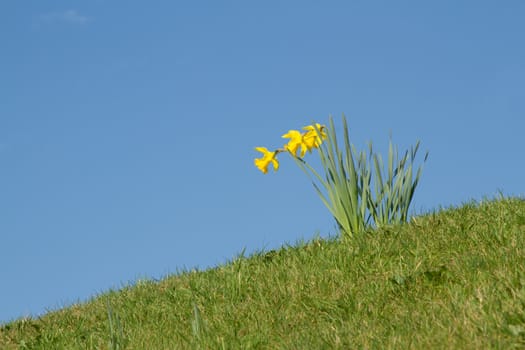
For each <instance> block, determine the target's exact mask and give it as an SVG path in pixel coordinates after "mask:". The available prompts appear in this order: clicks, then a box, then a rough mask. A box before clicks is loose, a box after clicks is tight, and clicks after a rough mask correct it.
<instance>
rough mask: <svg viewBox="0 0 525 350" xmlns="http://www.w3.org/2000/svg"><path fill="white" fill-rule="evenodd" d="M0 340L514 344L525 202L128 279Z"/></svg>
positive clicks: (524, 265) (49, 343)
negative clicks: (162, 275) (119, 287)
mask: <svg viewBox="0 0 525 350" xmlns="http://www.w3.org/2000/svg"><path fill="white" fill-rule="evenodd" d="M36 292H38V291H35V293H36ZM0 348H1V349H354V348H356V349H488V348H492V349H518V348H519V349H523V348H525V201H524V200H522V199H517V198H509V199H501V200H497V201H486V202H483V203H469V204H466V205H464V206H462V207H460V208H455V209H444V210H440V211H439V212H436V213H431V214H427V215H423V216H419V217H417V218H415V219H413V220H412V221H411V222H410V223H409V224H406V225H402V226H394V227H388V228H383V229H381V230H374V231H370V232H367V233H366V234H363V235H361V236H359V237H357V238H356V239H354V240H352V241H345V242H341V241H338V240H336V239H328V240H323V239H314V240H313V241H311V242H307V243H298V244H297V245H295V246H287V247H284V248H282V249H280V250H275V251H269V252H260V253H256V254H254V255H252V256H249V257H244V256H242V255H241V256H239V257H237V258H235V259H234V260H232V261H231V262H230V263H227V264H225V265H222V266H218V267H216V268H213V269H209V270H206V271H187V272H183V273H179V274H177V275H175V276H171V277H168V278H166V279H164V280H162V281H158V282H154V281H142V282H137V284H136V285H134V286H130V287H126V288H123V289H122V290H119V291H110V292H107V293H104V294H102V295H99V296H97V297H95V298H93V299H92V300H90V301H89V302H87V303H84V304H78V305H74V306H72V307H68V308H65V309H63V310H60V311H56V312H50V313H48V314H46V315H44V316H42V317H40V318H37V319H21V320H17V321H14V322H11V323H8V324H5V325H3V326H1V327H0Z"/></svg>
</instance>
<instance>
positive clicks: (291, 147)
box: [282, 130, 304, 157]
mask: <svg viewBox="0 0 525 350" xmlns="http://www.w3.org/2000/svg"><path fill="white" fill-rule="evenodd" d="M282 137H283V138H285V139H290V141H288V143H287V144H286V145H285V146H284V148H285V149H286V150H287V151H289V152H290V153H291V154H293V155H294V156H295V155H297V149H298V148H299V146H301V145H303V134H301V133H300V132H299V131H297V130H290V131H288V133H286V134H284V135H283V136H282ZM303 156H304V153H303V152H302V151H301V157H303Z"/></svg>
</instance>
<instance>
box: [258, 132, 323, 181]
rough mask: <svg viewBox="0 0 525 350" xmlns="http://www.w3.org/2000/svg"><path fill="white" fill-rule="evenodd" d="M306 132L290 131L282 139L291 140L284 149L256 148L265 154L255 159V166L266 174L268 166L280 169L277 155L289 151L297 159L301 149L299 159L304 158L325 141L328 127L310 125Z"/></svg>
mask: <svg viewBox="0 0 525 350" xmlns="http://www.w3.org/2000/svg"><path fill="white" fill-rule="evenodd" d="M303 130H305V131H304V132H300V131H298V130H289V131H288V132H287V133H286V134H284V135H283V136H282V137H283V138H285V139H290V140H289V141H288V143H287V144H286V145H284V146H283V148H279V149H276V150H275V151H269V150H268V149H267V148H266V147H256V148H255V150H256V151H259V152H261V153H262V154H263V156H262V157H261V158H257V159H255V161H254V163H255V166H256V167H257V168H258V169H259V170H260V171H262V172H263V173H264V174H266V173H267V172H268V166H269V165H270V164H272V165H273V169H274V170H275V171H277V169H279V161H278V160H277V155H278V154H279V153H281V152H285V151H288V152H289V153H290V154H292V155H293V156H294V157H297V152H298V151H299V148H300V153H299V157H301V158H302V157H304V155H305V154H306V152H307V151H308V152H311V151H312V149H314V148H318V147H319V146H320V145H321V143H322V142H323V140H324V139H326V126H324V125H321V124H319V123H315V124H314V125H308V126H305V127H304V128H303Z"/></svg>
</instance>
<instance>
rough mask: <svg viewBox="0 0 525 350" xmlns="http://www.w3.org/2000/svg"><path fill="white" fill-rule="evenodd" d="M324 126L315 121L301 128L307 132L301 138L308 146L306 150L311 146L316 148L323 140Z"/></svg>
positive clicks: (324, 134)
mask: <svg viewBox="0 0 525 350" xmlns="http://www.w3.org/2000/svg"><path fill="white" fill-rule="evenodd" d="M325 129H326V127H325V126H324V125H321V124H319V123H316V124H315V126H314V125H308V126H305V127H304V128H303V130H306V131H307V132H306V133H305V134H304V136H303V139H304V142H305V144H306V146H307V147H308V150H311V149H312V148H318V147H319V146H320V145H321V143H323V140H325V139H326V137H327V136H326V131H325Z"/></svg>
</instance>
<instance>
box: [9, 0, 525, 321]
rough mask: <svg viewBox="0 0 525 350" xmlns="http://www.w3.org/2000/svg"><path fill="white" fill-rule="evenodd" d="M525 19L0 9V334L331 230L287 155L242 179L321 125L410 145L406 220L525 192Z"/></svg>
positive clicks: (440, 8)
mask: <svg viewBox="0 0 525 350" xmlns="http://www.w3.org/2000/svg"><path fill="white" fill-rule="evenodd" d="M524 16H525V3H524V2H522V1H505V2H495V1H435V2H422V1H395V2H394V1H326V2H319V1H264V2H262V1H191V2H190V1H184V2H183V1H156V2H150V3H148V4H146V2H143V1H102V0H92V1H24V2H20V1H4V2H2V4H0V45H1V46H0V50H1V55H0V96H1V103H0V235H1V237H2V244H1V245H0V276H1V277H2V288H1V289H2V297H1V298H0V322H5V321H8V320H10V319H13V318H17V317H22V316H29V315H38V314H41V313H42V312H45V311H46V310H49V309H56V308H59V307H62V306H64V305H69V304H71V303H73V302H77V301H83V300H86V299H88V298H90V297H92V296H94V295H96V294H97V293H101V292H103V291H106V290H108V289H110V288H119V287H121V286H123V285H126V284H128V283H133V281H136V280H138V279H141V278H162V277H163V276H166V275H167V274H169V273H175V272H177V271H178V270H180V269H185V268H193V267H198V268H206V267H210V266H215V265H217V264H220V263H223V262H225V261H227V260H228V259H231V258H233V257H234V256H236V255H237V254H238V253H239V252H241V251H242V250H243V249H246V251H247V252H248V253H249V252H253V251H254V250H260V249H272V248H275V247H279V246H281V245H282V244H286V243H291V244H293V243H294V242H296V241H297V240H300V239H310V238H312V237H314V236H315V235H317V234H319V235H321V236H328V235H333V234H335V229H334V222H333V220H332V218H331V217H330V215H329V213H328V211H327V210H326V209H325V208H324V207H323V204H322V203H321V201H320V200H319V198H318V197H317V194H316V193H315V191H314V189H313V187H312V186H311V183H310V180H309V179H308V178H307V177H306V176H305V175H304V174H303V173H302V172H301V170H300V169H299V168H297V166H296V165H295V164H294V163H293V161H292V160H291V159H286V157H281V169H280V170H279V171H278V172H277V173H273V172H270V173H269V174H267V175H263V174H262V173H260V172H259V171H258V170H257V169H256V168H255V167H254V166H253V159H254V158H255V157H256V156H258V153H257V152H255V151H254V147H255V146H266V147H269V148H273V147H278V146H281V145H282V143H283V140H282V139H281V135H282V134H284V133H285V132H287V131H288V130H289V129H298V128H300V127H302V126H304V125H307V124H309V123H310V122H311V121H313V120H316V121H318V122H321V123H327V121H328V116H329V115H333V116H334V117H335V118H336V121H340V116H341V114H342V113H345V114H346V116H347V118H348V121H349V124H350V133H351V137H352V139H353V143H354V144H355V145H356V146H357V147H358V148H363V147H364V146H365V145H366V142H368V141H369V140H372V141H373V142H374V145H375V146H377V149H378V150H380V151H382V152H384V151H385V146H386V145H387V141H388V136H389V133H390V132H391V133H392V135H393V140H394V142H395V143H396V144H398V145H399V146H400V148H401V149H404V148H406V147H409V146H410V145H411V144H413V143H414V142H415V141H416V140H421V142H422V150H423V151H425V150H428V151H429V152H430V156H429V159H428V161H427V163H426V164H425V168H424V172H423V177H422V179H421V183H420V187H419V188H418V190H417V192H416V195H415V200H414V203H413V210H414V211H415V212H418V213H421V212H428V211H430V210H434V209H437V208H439V207H447V206H451V205H454V206H455V205H460V204H461V203H464V202H467V201H469V200H471V199H477V200H479V199H482V198H483V197H485V196H488V197H493V196H494V195H496V194H497V192H498V191H500V190H501V191H503V193H504V194H507V195H519V196H521V195H523V194H524V193H525V190H524V182H523V179H524V178H525V166H524V165H523V151H524V150H525V141H524V139H523V130H525V102H524V101H525V45H524V44H523V38H524V36H525V21H523V18H524ZM421 155H422V154H421ZM310 157H311V158H312V159H314V157H315V154H313V155H311V156H310ZM420 159H421V158H420Z"/></svg>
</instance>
